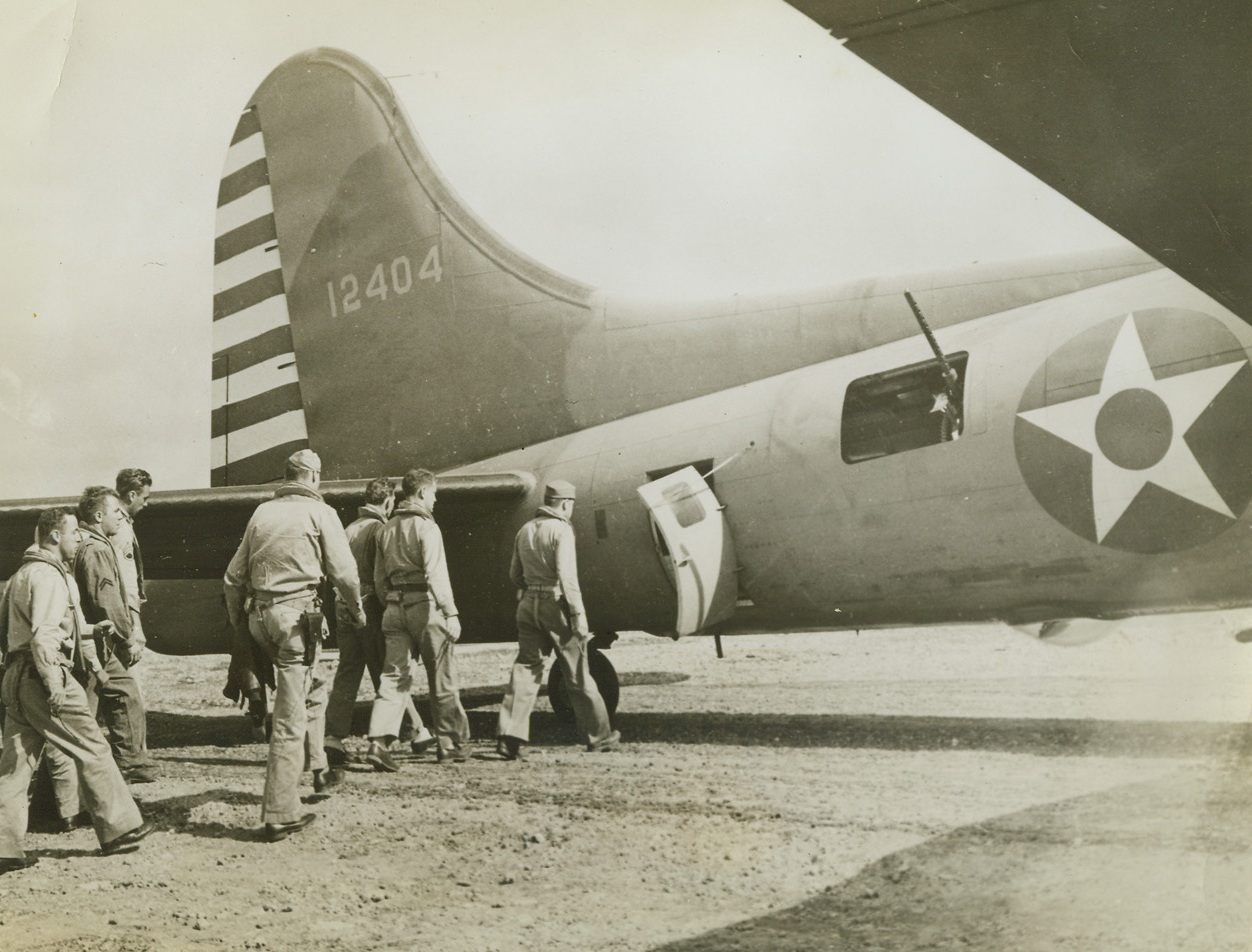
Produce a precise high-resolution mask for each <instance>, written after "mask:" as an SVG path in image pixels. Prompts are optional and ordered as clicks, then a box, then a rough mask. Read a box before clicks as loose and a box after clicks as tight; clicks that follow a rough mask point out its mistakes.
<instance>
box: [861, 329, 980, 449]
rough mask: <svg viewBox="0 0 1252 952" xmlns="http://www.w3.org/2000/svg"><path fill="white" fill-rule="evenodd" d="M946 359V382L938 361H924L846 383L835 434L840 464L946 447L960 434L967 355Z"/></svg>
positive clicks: (963, 415)
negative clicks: (949, 372) (949, 374)
mask: <svg viewBox="0 0 1252 952" xmlns="http://www.w3.org/2000/svg"><path fill="white" fill-rule="evenodd" d="M945 356H946V358H947V361H948V366H949V367H951V368H952V371H953V375H954V377H955V379H954V380H953V381H951V382H948V381H946V380H945V379H944V372H943V365H942V364H940V363H939V361H938V360H926V361H923V362H921V363H918V364H910V365H909V366H907V367H897V368H896V369H894V370H884V371H883V372H882V373H877V374H871V375H870V376H868V377H861V378H860V379H858V380H854V381H852V383H850V384H849V385H848V392H847V395H846V396H845V397H844V401H843V425H842V432H841V434H840V451H841V453H842V455H843V460H844V462H845V463H863V462H865V461H866V460H870V459H878V458H879V457H880V456H890V455H892V454H893V453H903V452H905V451H907V450H915V449H920V448H921V447H923V446H932V445H934V444H935V443H947V442H950V441H951V440H955V439H956V438H957V437H958V436H960V435H961V430H962V428H963V427H964V421H965V365H966V364H967V363H968V361H969V354H968V353H965V352H962V353H959V354H947V355H945Z"/></svg>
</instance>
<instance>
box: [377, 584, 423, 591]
mask: <svg viewBox="0 0 1252 952" xmlns="http://www.w3.org/2000/svg"><path fill="white" fill-rule="evenodd" d="M387 591H389V592H429V591H430V583H429V582H398V583H396V584H395V585H388V586H387Z"/></svg>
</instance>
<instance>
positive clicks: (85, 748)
mask: <svg viewBox="0 0 1252 952" xmlns="http://www.w3.org/2000/svg"><path fill="white" fill-rule="evenodd" d="M64 678H65V699H64V700H63V701H62V703H61V709H60V711H59V712H58V713H57V714H55V715H54V714H53V713H52V711H51V709H50V707H49V705H48V689H47V687H45V686H44V683H43V680H42V679H41V678H40V677H39V673H38V671H36V669H35V663H34V661H33V660H32V659H31V657H30V655H29V654H27V653H26V652H17V653H16V654H14V655H13V656H12V657H11V658H10V663H9V666H8V667H7V668H6V669H5V672H4V681H3V683H2V684H0V695H2V696H3V700H4V706H5V720H4V735H3V736H4V739H3V748H2V752H0V857H3V858H5V859H19V858H21V857H22V856H24V855H25V853H24V850H23V845H22V842H23V837H24V835H25V833H26V820H27V804H26V788H27V787H28V786H29V784H30V778H31V774H32V773H33V772H34V770H35V767H36V766H37V765H38V763H39V755H40V753H42V751H43V749H44V745H45V744H51V745H52V746H54V747H55V748H57V749H58V750H59V751H61V752H62V753H64V754H67V755H68V756H69V757H70V758H71V759H72V760H73V761H74V764H75V765H76V766H77V768H78V777H79V784H80V795H81V797H82V801H83V804H84V805H85V806H86V808H87V810H88V811H90V813H91V820H92V825H93V826H94V827H95V830H96V838H97V839H98V840H99V841H100V843H101V845H103V844H105V843H107V842H109V841H110V840H113V839H116V838H117V837H119V836H121V835H122V834H123V833H129V832H130V831H131V830H133V829H135V828H136V827H137V826H139V825H140V824H142V823H143V817H142V816H141V815H140V813H139V808H138V807H137V806H136V805H135V801H134V798H133V797H131V795H130V791H129V790H127V789H126V781H124V780H123V779H122V773H121V771H120V770H118V768H117V763H116V762H115V761H114V760H113V753H112V751H111V750H109V743H108V741H106V740H105V739H104V734H103V733H101V731H100V726H99V725H98V724H97V723H96V719H95V717H93V716H92V713H91V710H90V708H89V707H88V704H87V692H86V691H84V690H83V688H82V686H81V685H79V683H78V682H77V681H75V680H74V679H73V678H72V677H70V675H69V671H68V670H66V671H65V672H64Z"/></svg>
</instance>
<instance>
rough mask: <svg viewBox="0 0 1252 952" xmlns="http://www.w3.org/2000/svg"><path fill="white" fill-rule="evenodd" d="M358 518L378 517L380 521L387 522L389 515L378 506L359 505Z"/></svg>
mask: <svg viewBox="0 0 1252 952" xmlns="http://www.w3.org/2000/svg"><path fill="white" fill-rule="evenodd" d="M356 517H357V518H358V519H377V520H378V521H379V522H386V521H387V515H386V513H384V512H383V511H382V510H381V509H380V508H379V507H378V506H370V505H365V506H359V507H358V508H357V511H356Z"/></svg>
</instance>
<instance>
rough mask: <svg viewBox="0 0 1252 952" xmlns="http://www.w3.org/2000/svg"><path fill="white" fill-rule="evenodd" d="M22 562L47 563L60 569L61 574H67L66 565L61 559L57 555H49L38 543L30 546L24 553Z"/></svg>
mask: <svg viewBox="0 0 1252 952" xmlns="http://www.w3.org/2000/svg"><path fill="white" fill-rule="evenodd" d="M22 561H23V562H47V563H48V564H49V565H52V566H55V567H56V568H58V569H59V570H60V571H61V574H65V572H66V568H65V563H64V562H62V561H61V560H60V559H59V558H57V557H56V556H55V555H52V554H51V553H49V552H48V551H47V550H46V549H44V548H43V547H42V546H40V545H39V543H37V542H36V543H35V544H34V545H32V546H29V547H28V548H27V549H26V551H25V552H23V553H22Z"/></svg>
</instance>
